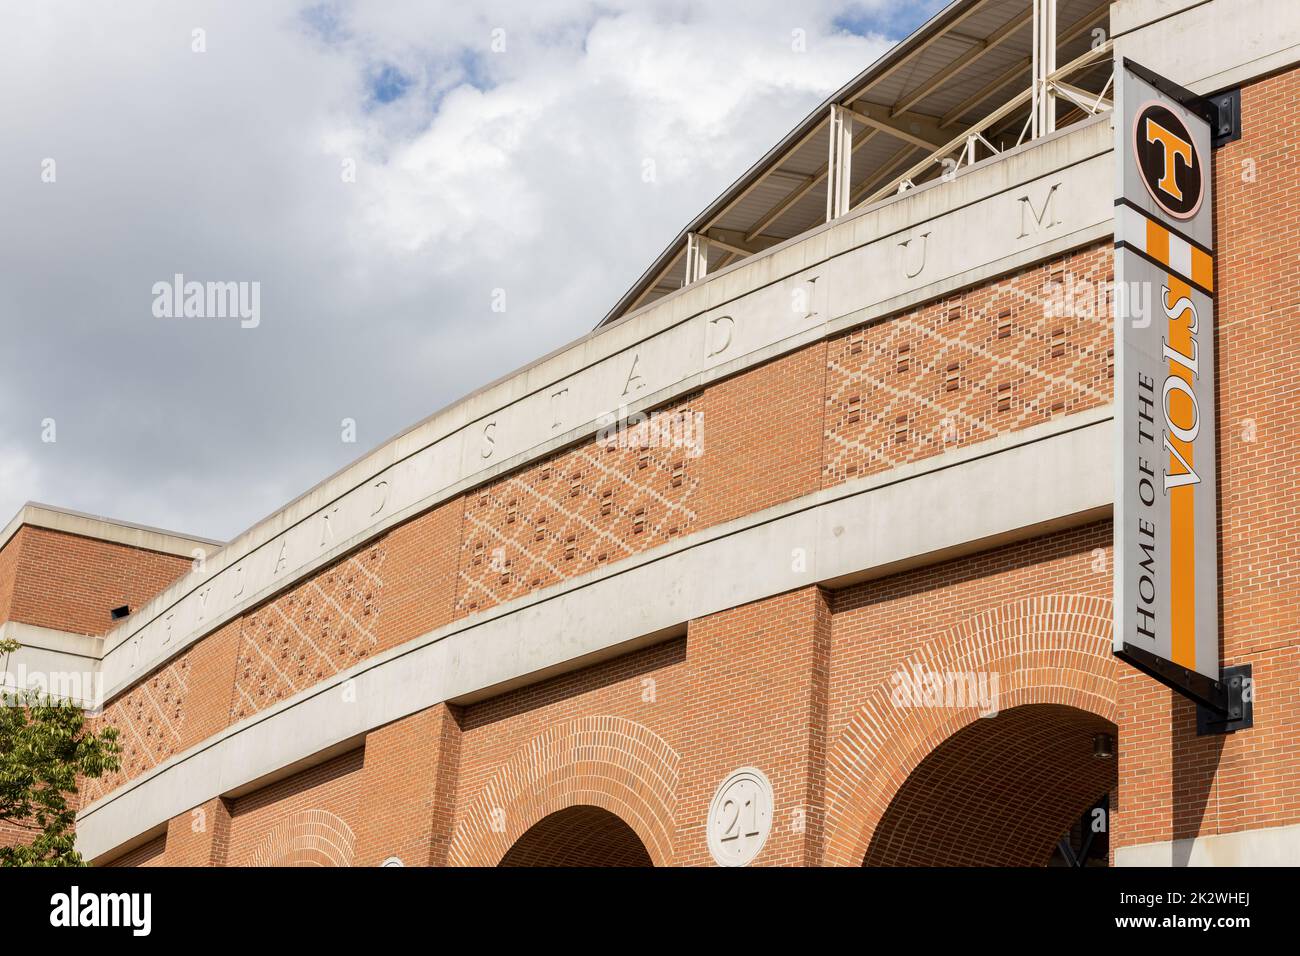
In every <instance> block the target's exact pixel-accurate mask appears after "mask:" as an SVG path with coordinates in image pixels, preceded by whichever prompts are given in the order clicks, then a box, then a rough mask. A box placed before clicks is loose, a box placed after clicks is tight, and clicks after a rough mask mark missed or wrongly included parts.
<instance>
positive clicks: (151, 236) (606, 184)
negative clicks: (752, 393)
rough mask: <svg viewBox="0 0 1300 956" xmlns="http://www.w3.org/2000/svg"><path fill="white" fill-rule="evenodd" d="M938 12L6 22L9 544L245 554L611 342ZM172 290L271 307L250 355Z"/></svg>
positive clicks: (908, 6) (807, 3) (219, 323)
mask: <svg viewBox="0 0 1300 956" xmlns="http://www.w3.org/2000/svg"><path fill="white" fill-rule="evenodd" d="M940 6H942V4H941V3H940V2H938V0H925V2H908V0H857V2H843V0H840V2H835V0H804V2H802V3H799V4H793V3H790V2H789V0H714V2H711V3H707V4H704V3H687V2H666V0H599V2H587V0H478V2H475V3H472V4H470V3H464V2H459V0H457V2H453V0H418V2H415V0H412V2H403V0H386V2H369V3H348V2H324V3H307V4H299V3H286V2H265V3H263V2H259V3H252V2H248V3H231V2H220V3H210V4H208V3H190V2H178V0H166V2H157V3H148V2H142V0H123V2H118V3H86V2H84V0H81V2H67V3H65V2H61V0H41V2H39V3H30V4H21V5H19V4H6V5H5V7H4V9H3V11H2V12H0V524H3V523H5V522H7V521H8V519H9V518H10V517H11V516H12V515H13V514H14V513H15V512H16V511H17V509H18V508H19V507H20V506H21V505H22V503H23V502H24V501H27V500H35V501H41V502H46V503H49V504H54V505H59V506H63V507H68V508H73V509H76V510H80V511H88V512H92V513H96V514H104V515H108V516H110V517H115V518H120V519H123V520H129V521H136V522H141V523H145V524H151V525H157V526H160V527H165V528H172V529H175V530H178V531H183V532H189V533H193V534H198V535H204V536H208V537H214V538H220V539H223V540H224V539H229V538H230V537H233V536H234V535H235V534H237V533H238V532H240V531H242V530H244V529H245V528H247V527H248V526H249V525H251V524H253V523H254V522H256V521H257V520H259V519H261V518H262V517H265V516H266V515H267V514H269V513H271V512H273V511H275V510H276V509H278V508H279V507H281V506H282V505H283V504H284V503H286V502H287V501H288V500H290V499H291V498H293V497H294V496H295V495H297V494H299V493H301V492H302V491H304V490H305V489H307V488H308V487H310V486H312V485H313V484H315V483H316V482H318V481H320V480H321V479H323V478H324V477H326V476H327V475H328V474H330V473H331V472H333V471H334V470H335V469H337V468H339V467H340V466H342V465H344V464H346V463H347V462H349V461H351V460H353V459H355V458H357V457H359V456H360V455H361V454H363V453H364V452H365V451H367V450H368V449H370V448H372V447H374V446H375V445H377V444H379V443H380V442H381V441H383V440H384V439H386V438H388V437H389V436H391V435H392V434H394V433H396V432H398V431H401V430H402V429H404V428H406V427H408V426H409V425H411V424H413V423H414V422H416V421H418V420H420V419H422V418H424V417H425V416H427V415H429V414H430V413H432V412H434V411H436V410H437V409H439V408H441V407H442V406H444V405H446V404H448V403H449V402H452V401H454V400H455V399H456V398H458V397H459V396H461V395H464V394H465V393H467V392H469V391H472V390H473V389H475V388H477V387H478V386H480V385H482V384H485V383H486V382H488V381H490V380H492V379H494V378H496V377H498V376H500V375H503V374H505V373H507V372H509V371H511V370H512V369H514V368H517V367H519V366H520V365H523V364H526V363H527V362H529V361H531V360H532V359H534V358H536V357H538V356H540V355H542V354H544V353H546V352H548V351H550V350H552V349H554V348H556V347H558V346H560V345H562V344H564V343H565V342H567V341H570V340H571V339H573V338H576V337H577V336H580V335H582V334H584V333H586V332H587V331H589V330H590V329H591V328H592V327H593V326H594V325H595V323H596V322H597V321H599V319H600V318H601V317H602V316H603V315H604V314H605V312H606V311H607V310H608V308H609V307H610V306H611V305H612V304H613V302H614V301H615V300H616V299H617V297H618V296H619V295H620V294H621V293H622V292H623V291H625V290H626V289H627V287H628V286H629V285H630V284H631V283H632V281H633V280H634V279H635V278H636V277H637V276H638V275H639V274H640V273H641V271H642V270H643V269H644V268H645V267H646V266H647V265H648V264H649V262H650V260H651V259H652V258H653V257H654V256H655V255H656V254H657V253H658V252H659V251H660V250H661V249H662V248H663V247H664V246H665V245H666V244H667V243H668V241H669V240H670V239H671V238H672V237H673V236H674V235H675V234H676V233H677V231H678V230H679V229H680V228H681V227H682V226H683V225H684V224H685V223H686V222H687V221H688V220H689V219H690V218H691V217H692V216H694V215H695V214H696V213H697V212H699V211H700V209H702V208H703V207H704V206H705V205H706V204H707V203H708V202H709V201H710V200H711V199H712V198H713V197H714V196H716V195H717V194H718V193H719V192H720V191H721V190H722V189H723V188H725V186H726V185H727V184H729V183H730V182H731V181H732V180H734V179H735V178H736V177H737V176H738V175H739V174H740V173H741V172H743V171H744V170H745V169H746V168H747V167H748V166H749V165H750V164H751V163H753V162H754V161H755V160H756V159H757V158H758V157H759V156H760V155H761V154H762V153H763V152H764V151H765V150H766V149H768V148H769V147H770V146H772V145H773V144H774V143H775V142H776V141H777V140H778V139H779V138H780V137H781V136H782V135H783V134H784V133H785V132H786V131H787V130H788V129H789V128H790V127H792V126H793V125H794V124H795V123H796V122H797V121H798V120H799V119H801V118H802V117H803V116H804V115H805V114H806V113H807V112H808V111H809V110H811V109H812V108H813V107H814V106H816V105H817V103H818V102H820V101H821V100H822V99H823V98H824V97H825V96H827V95H828V94H829V93H831V92H832V91H834V90H835V89H836V88H838V87H839V86H840V85H841V84H842V83H844V82H845V81H846V80H848V79H849V78H850V77H852V76H853V75H854V74H856V73H857V72H859V71H860V70H861V69H863V68H864V67H865V66H866V65H868V64H869V63H870V62H871V61H872V60H874V59H875V58H876V57H877V56H879V55H880V54H881V53H882V52H884V50H886V49H887V48H888V47H889V46H890V45H891V44H892V43H894V42H896V41H897V40H898V39H899V38H901V37H902V36H904V35H906V34H907V33H908V32H910V30H911V29H913V28H914V27H915V26H916V25H918V24H919V23H920V22H922V21H923V20H925V19H926V18H927V17H928V16H929V15H931V14H932V13H933V12H934V11H935V10H937V9H938V8H939V7H940ZM795 30H802V31H804V33H805V35H806V38H807V39H806V51H805V52H802V53H800V52H795V51H794V50H793V49H792V43H791V38H792V35H793V31H795ZM196 31H198V32H196ZM647 159H649V160H653V162H654V168H655V171H656V174H657V175H656V178H655V181H653V182H649V183H647V182H645V181H643V177H642V170H643V167H644V163H645V160H647ZM177 273H180V274H182V275H184V276H185V277H186V279H187V280H198V281H204V282H206V281H230V282H249V283H252V282H256V283H259V284H260V285H259V291H260V316H259V317H260V321H259V323H258V324H257V326H256V327H255V328H243V327H241V322H240V321H239V319H238V318H228V319H200V318H185V317H177V318H166V317H158V316H157V315H155V312H156V311H157V309H156V308H155V305H156V303H155V291H154V286H155V284H156V283H159V282H168V283H170V282H171V281H172V277H173V276H174V275H175V274H177ZM250 288H251V287H250ZM497 289H503V290H505V305H506V308H505V311H504V312H497V311H493V308H492V304H493V295H494V290H497ZM344 418H351V419H354V420H355V421H356V441H355V443H352V444H349V443H346V442H344V441H343V440H342V437H343V436H342V429H341V427H340V422H341V421H342V420H343V419H344ZM49 438H53V439H54V440H53V441H49V440H45V439H49Z"/></svg>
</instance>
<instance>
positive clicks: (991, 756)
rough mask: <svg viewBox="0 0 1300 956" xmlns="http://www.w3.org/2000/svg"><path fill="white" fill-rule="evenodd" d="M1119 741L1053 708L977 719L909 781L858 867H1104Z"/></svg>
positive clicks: (1100, 720) (1077, 714) (1101, 721)
mask: <svg viewBox="0 0 1300 956" xmlns="http://www.w3.org/2000/svg"><path fill="white" fill-rule="evenodd" d="M1099 735H1106V736H1105V737H1103V738H1100V739H1099ZM1117 741H1118V734H1117V732H1116V728H1115V725H1114V724H1112V723H1111V722H1110V721H1108V720H1106V719H1105V718H1104V717H1099V716H1098V715H1096V714H1093V713H1091V712H1089V711H1086V710H1080V709H1078V708H1075V707H1067V706H1064V705H1060V704H1030V705H1026V706H1022V707H1016V708H1013V709H1011V710H1008V711H1005V712H1003V713H1001V714H999V715H998V716H996V717H989V718H983V719H978V720H975V721H973V722H972V723H970V724H967V725H966V726H965V727H963V728H962V729H961V730H959V731H957V732H956V733H954V734H953V735H952V736H951V737H949V738H948V739H947V740H945V741H944V742H943V743H941V744H940V745H939V746H938V747H936V748H935V749H934V750H933V751H932V752H931V753H930V754H929V755H928V756H927V757H926V758H925V759H924V760H922V761H921V763H920V764H918V765H917V766H916V768H915V769H914V770H913V771H912V773H911V774H910V775H908V778H907V780H906V781H905V782H904V784H903V785H902V787H900V788H899V790H898V792H897V793H896V794H895V796H894V798H893V800H892V801H891V802H890V804H889V807H888V809H887V810H886V811H885V814H884V816H883V817H882V818H881V820H880V823H879V825H878V826H877V827H876V829H875V832H874V834H873V835H872V838H871V843H870V844H869V846H868V847H867V852H866V856H865V858H864V859H863V861H862V862H863V865H864V866H1048V865H1072V866H1078V865H1098V864H1101V865H1104V864H1105V860H1106V854H1107V850H1108V841H1107V839H1106V836H1107V831H1108V830H1109V822H1110V821H1109V819H1108V809H1106V807H1105V804H1104V802H1103V801H1105V800H1106V798H1107V797H1108V795H1109V794H1111V793H1113V792H1114V791H1115V788H1116V783H1117V779H1118V774H1117V763H1118V756H1117V754H1116V753H1115V748H1116V745H1117V744H1116V742H1117ZM1107 754H1108V755H1107ZM1098 808H1101V812H1100V813H1098V812H1097V810H1098ZM1063 840H1064V841H1065V842H1064V844H1062V841H1063Z"/></svg>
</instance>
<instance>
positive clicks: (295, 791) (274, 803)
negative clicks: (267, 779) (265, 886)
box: [179, 750, 364, 866]
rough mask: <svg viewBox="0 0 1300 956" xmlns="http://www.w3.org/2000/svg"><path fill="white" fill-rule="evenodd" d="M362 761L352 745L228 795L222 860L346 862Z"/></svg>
mask: <svg viewBox="0 0 1300 956" xmlns="http://www.w3.org/2000/svg"><path fill="white" fill-rule="evenodd" d="M363 762H364V752H363V751H362V750H354V751H352V752H351V753H346V754H343V755H342V756H339V757H335V758H333V759H332V760H328V761H326V762H325V763H322V764H319V765H317V766H315V767H312V768H310V769H308V770H304V771H302V772H301V773H297V774H294V775H293V776H292V777H288V778H286V779H284V780H282V781H280V782H278V783H274V784H271V785H270V786H268V787H264V788H263V789H261V790H258V791H255V792H253V793H250V794H249V795H248V796H245V797H240V798H239V799H237V800H234V801H232V805H231V809H230V852H229V855H228V858H227V860H226V865H228V866H350V865H352V862H353V856H354V854H355V851H356V834H355V830H356V827H357V824H358V815H357V809H358V807H359V806H360V801H361V789H362V788H361V779H362V765H363ZM179 819H182V820H183V819H185V818H184V817H182V818H179Z"/></svg>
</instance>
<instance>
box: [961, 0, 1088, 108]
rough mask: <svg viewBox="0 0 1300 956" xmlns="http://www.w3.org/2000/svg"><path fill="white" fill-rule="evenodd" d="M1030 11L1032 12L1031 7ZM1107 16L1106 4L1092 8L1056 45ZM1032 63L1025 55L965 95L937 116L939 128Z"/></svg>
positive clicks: (990, 94) (1078, 34) (974, 105)
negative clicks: (941, 114) (1000, 73)
mask: <svg viewBox="0 0 1300 956" xmlns="http://www.w3.org/2000/svg"><path fill="white" fill-rule="evenodd" d="M1030 12H1031V13H1032V8H1031V11H1030ZM1108 16H1110V7H1109V6H1108V5H1102V6H1101V7H1100V8H1099V9H1097V10H1094V11H1093V12H1092V13H1090V14H1087V15H1086V16H1084V17H1083V18H1082V19H1081V20H1079V22H1078V23H1076V24H1075V25H1074V26H1072V27H1070V29H1068V30H1066V31H1065V32H1064V33H1062V34H1061V35H1060V36H1059V37H1057V40H1056V44H1057V46H1058V47H1063V46H1065V45H1066V44H1067V43H1072V42H1073V41H1074V40H1077V39H1078V38H1079V36H1080V35H1081V34H1083V33H1085V32H1087V31H1088V30H1090V29H1091V28H1092V27H1094V26H1096V25H1097V24H1098V23H1100V22H1101V21H1102V20H1105V19H1106V18H1107V17H1108ZM1033 65H1034V58H1033V57H1032V56H1027V57H1025V58H1024V59H1023V60H1020V61H1018V62H1017V63H1015V64H1014V65H1012V67H1011V68H1010V69H1008V70H1007V71H1006V72H1005V73H1003V74H1002V75H1001V76H999V77H998V78H997V79H995V80H993V81H992V82H991V83H989V84H988V85H986V86H984V87H982V88H981V89H979V90H977V91H976V92H975V93H973V94H971V95H970V96H968V97H966V99H964V100H962V101H961V103H959V104H958V105H956V106H954V107H953V108H952V109H950V110H949V111H948V112H947V113H945V114H943V116H941V117H940V118H939V128H940V129H945V128H947V127H949V126H951V125H952V124H953V123H955V122H957V120H959V119H961V118H962V116H964V115H965V114H966V113H967V112H969V111H970V110H971V109H973V108H974V107H976V106H979V105H980V104H981V103H983V102H984V101H985V100H986V99H988V98H989V97H990V96H992V95H993V94H994V93H996V92H997V91H998V90H1000V89H1002V88H1003V87H1004V86H1006V85H1007V84H1008V83H1010V82H1012V81H1013V80H1014V79H1016V77H1018V76H1020V75H1021V74H1022V73H1024V72H1025V71H1026V70H1030V69H1032V68H1033Z"/></svg>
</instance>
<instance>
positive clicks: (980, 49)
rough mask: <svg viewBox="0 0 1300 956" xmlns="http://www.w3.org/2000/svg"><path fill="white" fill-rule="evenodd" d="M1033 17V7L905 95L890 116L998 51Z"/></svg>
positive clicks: (904, 109)
mask: <svg viewBox="0 0 1300 956" xmlns="http://www.w3.org/2000/svg"><path fill="white" fill-rule="evenodd" d="M1033 16H1034V11H1033V8H1032V7H1031V8H1030V9H1029V10H1026V11H1025V12H1024V13H1022V14H1020V15H1019V16H1016V17H1013V18H1012V19H1011V20H1009V21H1008V22H1007V23H1005V24H1003V25H1002V26H1000V27H998V29H996V30H994V31H993V32H992V33H991V34H989V37H988V39H987V40H983V41H981V42H980V45H979V46H977V47H973V48H971V49H969V50H967V51H966V52H965V53H963V54H962V55H961V56H959V57H958V58H957V59H955V60H953V61H952V63H950V64H948V66H946V67H944V68H943V69H942V70H940V71H939V72H938V73H936V74H935V75H934V76H932V77H930V79H928V80H927V81H926V82H924V83H922V84H921V85H920V86H919V87H917V88H916V89H915V90H913V91H912V92H911V93H907V94H904V95H903V96H902V97H901V98H900V99H899V100H898V102H897V103H895V104H894V106H893V108H892V109H891V110H890V113H889V115H890V116H898V115H899V114H900V113H903V112H906V111H907V110H908V109H910V108H911V107H913V106H915V105H916V104H917V103H919V102H921V100H923V99H925V98H926V97H927V96H929V95H930V94H931V93H933V92H934V91H935V90H937V89H938V88H939V87H940V86H942V85H943V84H944V83H947V82H948V80H949V79H951V78H952V77H953V76H954V75H956V74H957V73H960V72H961V71H962V70H964V69H965V68H966V67H968V66H970V65H971V64H972V63H974V62H976V61H977V60H979V58H980V57H982V56H984V55H985V54H986V53H988V52H989V51H990V50H994V49H996V48H997V47H998V46H999V45H1001V44H1002V42H1003V41H1004V40H1006V39H1007V38H1008V37H1010V36H1011V35H1012V34H1014V33H1015V32H1016V31H1017V30H1019V29H1020V28H1021V27H1023V26H1026V25H1027V24H1028V23H1029V21H1030V20H1032V19H1033Z"/></svg>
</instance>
